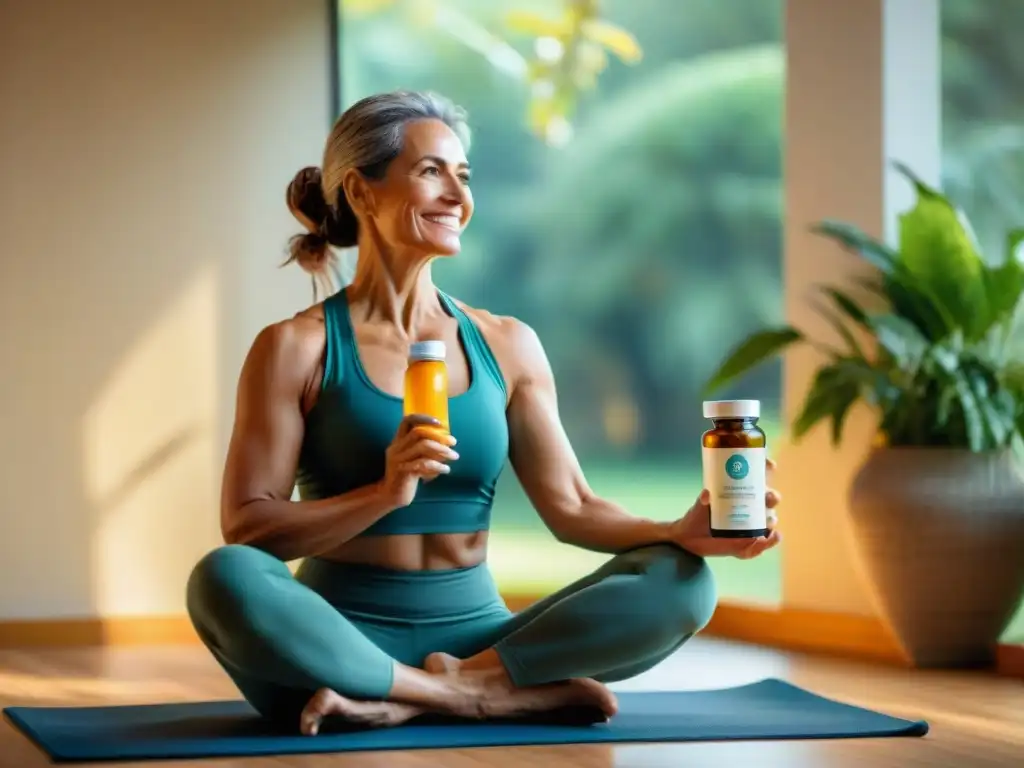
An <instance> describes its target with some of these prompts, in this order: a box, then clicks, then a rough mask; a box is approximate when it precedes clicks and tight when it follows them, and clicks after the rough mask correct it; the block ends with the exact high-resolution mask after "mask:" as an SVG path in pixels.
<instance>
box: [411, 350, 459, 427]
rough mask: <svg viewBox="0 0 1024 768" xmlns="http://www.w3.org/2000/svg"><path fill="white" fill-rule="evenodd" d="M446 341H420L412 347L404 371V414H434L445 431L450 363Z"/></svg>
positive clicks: (447, 424) (447, 425)
mask: <svg viewBox="0 0 1024 768" xmlns="http://www.w3.org/2000/svg"><path fill="white" fill-rule="evenodd" d="M445 354H446V349H445V345H444V342H443V341H417V342H415V343H413V344H412V345H411V346H410V347H409V365H408V367H407V368H406V370H405V398H404V401H405V404H404V413H405V415H406V416H409V415H410V414H414V413H417V414H422V415H424V416H433V417H434V418H435V419H437V420H438V421H440V422H441V431H442V432H443V433H444V434H446V435H447V434H449V433H450V432H451V427H450V425H449V423H448V365H447V363H446V362H445Z"/></svg>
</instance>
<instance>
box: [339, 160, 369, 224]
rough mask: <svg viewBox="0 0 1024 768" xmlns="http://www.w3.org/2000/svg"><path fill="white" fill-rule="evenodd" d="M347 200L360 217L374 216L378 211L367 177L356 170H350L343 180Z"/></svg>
mask: <svg viewBox="0 0 1024 768" xmlns="http://www.w3.org/2000/svg"><path fill="white" fill-rule="evenodd" d="M341 187H342V190H343V191H344V193H345V199H346V200H347V201H348V204H349V205H350V206H351V208H352V211H353V212H354V213H355V214H356V216H358V217H360V218H361V217H363V216H372V215H373V214H374V213H376V211H377V206H376V200H374V196H373V188H372V187H371V186H370V184H369V182H368V181H367V180H366V177H365V176H363V174H361V173H360V172H359V171H357V170H356V169H355V168H349V169H348V170H347V171H346V172H345V176H344V177H343V178H342V180H341Z"/></svg>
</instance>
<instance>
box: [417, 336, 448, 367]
mask: <svg viewBox="0 0 1024 768" xmlns="http://www.w3.org/2000/svg"><path fill="white" fill-rule="evenodd" d="M446 351H447V350H446V349H445V346H444V342H443V341H436V340H431V341H414V342H413V343H412V344H411V345H410V346H409V359H410V360H412V361H414V362H415V361H419V360H444V359H445V353H446Z"/></svg>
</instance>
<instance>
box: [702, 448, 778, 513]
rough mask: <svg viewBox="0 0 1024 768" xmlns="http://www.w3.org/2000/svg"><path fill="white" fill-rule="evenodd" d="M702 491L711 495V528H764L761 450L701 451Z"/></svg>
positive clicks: (709, 449)
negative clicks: (704, 489) (703, 489)
mask: <svg viewBox="0 0 1024 768" xmlns="http://www.w3.org/2000/svg"><path fill="white" fill-rule="evenodd" d="M703 458H704V487H705V488H707V489H708V492H709V493H710V494H711V527H712V528H714V529H715V530H718V531H749V530H757V529H760V528H767V527H768V523H767V512H766V509H765V504H764V494H765V449H764V448H705V449H704V457H703Z"/></svg>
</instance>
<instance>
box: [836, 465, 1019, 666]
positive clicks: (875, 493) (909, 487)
mask: <svg viewBox="0 0 1024 768" xmlns="http://www.w3.org/2000/svg"><path fill="white" fill-rule="evenodd" d="M849 506H850V514H851V517H852V524H853V531H854V540H855V547H856V550H857V553H858V556H859V558H860V561H861V565H862V568H863V571H864V573H865V575H866V576H867V578H868V580H869V581H870V586H871V588H872V590H873V593H874V598H875V600H876V604H877V606H878V608H879V610H880V612H881V613H882V615H883V617H884V618H885V619H886V620H887V621H888V622H889V625H890V627H891V628H892V630H893V632H894V633H895V635H896V637H897V638H898V640H899V641H900V643H901V644H902V646H903V649H904V651H905V652H906V654H907V656H908V658H909V659H910V660H911V662H912V663H913V664H914V665H915V666H918V667H977V666H987V665H989V664H991V663H992V662H993V660H994V654H995V648H996V645H997V643H998V640H999V636H1000V635H1001V634H1002V632H1003V631H1004V630H1005V629H1006V627H1007V625H1008V624H1009V622H1010V620H1011V619H1012V618H1013V615H1014V613H1015V612H1016V609H1017V607H1018V605H1019V603H1020V600H1021V597H1022V592H1024V471H1022V469H1021V467H1020V466H1019V464H1017V463H1015V461H1014V458H1013V456H1012V454H1011V453H1010V452H1008V451H1005V452H993V453H971V452H969V451H967V450H957V449H945V448H880V449H877V450H875V451H873V452H872V453H871V454H870V455H869V457H868V459H867V460H866V462H865V463H864V464H863V466H862V467H861V469H860V470H859V472H858V473H857V475H856V477H855V479H854V482H853V484H852V487H851V489H850V505H849Z"/></svg>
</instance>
